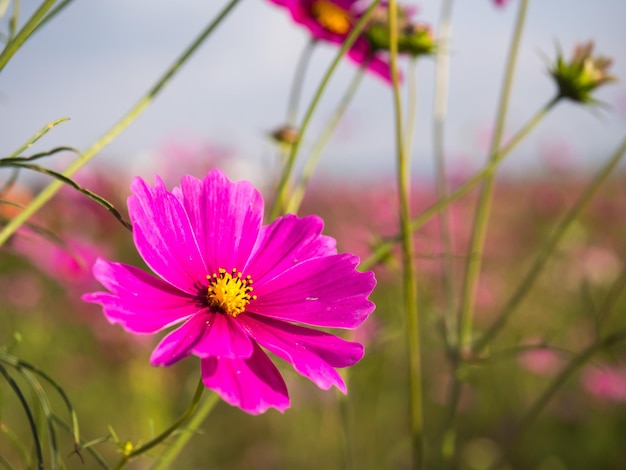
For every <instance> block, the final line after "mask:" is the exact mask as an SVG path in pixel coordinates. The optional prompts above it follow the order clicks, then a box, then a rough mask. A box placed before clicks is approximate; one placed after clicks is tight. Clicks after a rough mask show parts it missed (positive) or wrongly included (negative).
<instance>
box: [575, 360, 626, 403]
mask: <svg viewBox="0 0 626 470" xmlns="http://www.w3.org/2000/svg"><path fill="white" fill-rule="evenodd" d="M581 381H582V386H583V388H584V389H585V390H586V391H587V392H588V393H589V394H591V395H593V396H594V397H596V398H597V399H599V400H605V401H614V402H626V368H624V367H620V368H618V367H611V366H608V365H603V366H601V367H593V366H589V367H587V368H586V369H585V371H584V372H583V374H582V377H581Z"/></svg>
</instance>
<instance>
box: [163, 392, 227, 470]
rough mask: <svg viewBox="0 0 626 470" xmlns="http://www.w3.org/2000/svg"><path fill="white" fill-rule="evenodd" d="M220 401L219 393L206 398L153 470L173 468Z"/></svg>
mask: <svg viewBox="0 0 626 470" xmlns="http://www.w3.org/2000/svg"><path fill="white" fill-rule="evenodd" d="M219 399H220V397H219V395H218V394H217V393H213V394H211V395H209V396H208V397H207V398H205V400H204V401H203V402H202V403H201V404H200V406H198V410H197V411H196V412H195V414H194V415H193V417H192V418H191V419H190V420H189V423H188V424H187V425H186V426H185V427H184V429H183V430H181V431H182V432H180V433H179V434H178V435H177V436H176V438H175V439H174V440H173V442H172V443H171V444H170V445H169V446H168V448H167V449H166V450H165V452H163V454H162V455H161V456H160V457H159V460H158V461H157V462H156V464H155V465H154V466H153V467H152V468H153V470H165V469H167V468H171V465H170V464H171V463H172V462H173V461H174V459H175V458H176V457H177V456H178V454H180V452H181V451H182V450H183V448H184V447H185V445H186V444H187V442H189V439H191V438H192V436H194V435H195V433H196V432H197V430H198V429H199V428H200V426H201V425H202V423H203V422H204V420H205V419H206V417H207V416H208V415H209V414H210V413H211V411H212V410H213V408H214V407H215V405H216V404H217V403H218V402H219Z"/></svg>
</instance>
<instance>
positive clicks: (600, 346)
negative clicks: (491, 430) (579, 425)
mask: <svg viewBox="0 0 626 470" xmlns="http://www.w3.org/2000/svg"><path fill="white" fill-rule="evenodd" d="M624 340H626V330H621V331H618V332H615V333H613V334H611V335H608V336H606V337H605V338H603V339H602V340H599V341H596V342H594V343H593V344H592V345H591V346H589V347H588V348H586V349H585V350H583V351H582V352H581V353H580V354H579V355H578V356H576V357H574V358H573V359H572V360H571V361H570V362H569V364H568V365H567V367H565V368H564V369H563V370H562V371H561V373H560V374H559V375H557V376H556V377H555V378H554V380H553V381H552V383H551V384H550V385H549V386H548V388H546V390H545V391H544V392H543V393H542V394H541V395H540V396H539V397H538V398H537V400H535V402H534V403H533V405H532V406H531V407H530V409H529V410H528V411H527V412H526V414H525V415H524V417H523V418H522V419H521V421H520V424H519V425H518V426H517V429H516V430H515V432H514V434H513V437H512V438H511V440H510V441H509V443H508V445H507V447H506V448H505V449H504V451H503V452H502V454H501V455H500V458H499V459H498V460H497V461H496V462H495V463H494V464H493V465H492V466H491V467H490V468H491V469H492V470H495V469H497V468H499V467H501V466H502V465H504V463H505V462H506V458H507V456H508V455H509V453H510V452H511V450H512V449H513V447H514V445H515V444H516V442H517V440H518V439H519V438H520V437H521V436H522V435H523V434H524V433H525V432H526V431H527V430H528V428H529V427H530V426H531V425H532V424H533V422H534V421H535V419H537V417H538V416H539V414H540V413H541V411H543V409H544V408H545V407H546V405H547V404H548V403H549V402H550V400H552V398H553V397H554V395H556V393H557V392H558V391H559V389H560V388H561V387H562V386H563V385H564V384H565V382H567V380H568V379H569V378H570V377H571V376H572V374H573V373H574V372H576V371H577V370H578V369H579V368H580V367H581V366H583V365H584V364H585V363H586V362H587V361H588V360H589V359H591V358H592V357H593V356H594V355H595V354H596V353H598V352H600V351H602V350H604V349H608V348H610V347H612V346H615V345H617V344H619V343H621V342H623V341H624Z"/></svg>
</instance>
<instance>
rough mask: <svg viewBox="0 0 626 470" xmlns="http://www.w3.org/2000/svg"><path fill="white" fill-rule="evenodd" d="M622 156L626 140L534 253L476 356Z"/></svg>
mask: <svg viewBox="0 0 626 470" xmlns="http://www.w3.org/2000/svg"><path fill="white" fill-rule="evenodd" d="M624 153H626V139H624V141H623V142H622V144H621V145H620V146H619V147H618V148H617V150H616V151H615V153H614V154H613V155H612V156H611V158H610V159H609V160H608V162H607V163H606V164H605V165H604V167H603V168H602V169H601V170H600V171H599V172H598V174H597V175H596V177H595V178H594V179H593V181H592V182H591V183H590V184H589V186H587V188H586V189H585V191H584V192H583V193H582V194H581V195H580V197H579V198H578V200H577V201H576V203H575V204H574V205H573V206H572V208H571V209H570V210H569V212H568V213H567V214H566V215H565V217H564V218H563V220H562V221H561V223H560V224H559V225H558V226H557V227H556V229H555V230H554V232H553V233H552V235H551V236H550V238H548V240H547V241H546V243H545V244H544V245H543V247H542V249H541V251H540V252H539V253H538V254H537V257H536V258H535V262H534V263H533V265H532V267H531V268H530V270H529V271H528V274H526V276H525V277H524V279H523V280H522V282H521V283H520V285H519V287H518V288H517V289H516V290H515V292H514V293H513V295H511V297H510V298H509V300H508V301H507V302H506V304H505V305H504V307H503V308H502V312H501V314H500V315H499V316H498V318H497V320H496V321H495V323H494V324H493V325H492V326H491V328H489V330H488V331H487V332H486V333H485V334H484V335H483V336H482V337H481V338H480V340H479V341H477V343H476V346H475V351H476V352H477V353H480V352H481V351H483V350H484V349H485V348H486V347H487V346H488V345H489V343H490V342H491V341H492V340H493V338H494V336H495V335H496V334H497V333H498V332H499V331H500V330H501V329H502V328H503V327H504V325H505V324H506V323H507V321H508V319H509V318H510V317H511V315H512V314H513V312H514V311H515V309H516V308H517V307H518V306H519V304H520V303H521V301H522V300H523V299H524V298H525V297H526V294H527V293H528V292H529V291H530V289H531V288H532V287H533V286H534V284H535V281H536V280H537V277H538V276H539V274H540V273H541V271H542V270H543V268H544V266H545V264H546V262H547V261H548V260H549V259H550V257H551V255H552V253H554V250H555V249H556V247H557V246H558V244H559V242H560V241H561V239H562V238H563V235H565V233H566V232H567V230H568V229H569V228H570V227H571V225H572V223H573V222H574V221H576V219H578V216H579V215H580V213H581V212H582V211H583V209H584V208H585V207H587V205H588V204H589V202H590V201H591V199H592V198H593V197H594V196H595V195H596V193H597V192H598V190H599V189H600V187H601V186H602V184H603V183H604V182H605V181H606V179H607V178H608V177H609V175H610V174H611V172H612V171H613V170H614V169H615V167H616V166H617V164H618V163H619V161H620V160H621V159H622V157H623V156H624Z"/></svg>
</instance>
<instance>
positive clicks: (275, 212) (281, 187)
mask: <svg viewBox="0 0 626 470" xmlns="http://www.w3.org/2000/svg"><path fill="white" fill-rule="evenodd" d="M380 2H381V0H373V2H372V3H371V5H370V6H369V8H368V9H367V10H366V11H365V13H364V14H363V16H362V17H361V18H360V19H359V21H358V22H357V24H356V25H355V26H354V28H352V31H350V34H349V35H348V37H347V38H346V39H345V41H344V42H343V44H342V46H341V48H340V49H339V52H337V54H336V55H335V58H334V59H333V61H332V63H331V64H330V66H329V67H328V70H326V73H325V74H324V77H323V78H322V81H321V82H320V84H319V85H318V87H317V90H316V92H315V95H313V99H312V100H311V104H309V107H308V109H307V110H306V113H305V115H304V118H303V119H302V124H301V125H300V127H299V128H298V137H297V138H296V141H295V142H294V143H293V145H292V146H291V148H290V151H289V157H288V158H287V161H286V162H285V165H284V167H283V171H282V174H281V176H280V180H279V181H278V186H277V189H276V198H275V199H274V202H273V204H272V208H271V210H270V220H273V219H275V218H276V217H278V216H279V215H280V213H281V212H282V211H283V206H284V204H285V202H286V199H287V191H288V190H289V180H290V179H291V173H292V172H293V168H294V165H295V163H296V158H297V156H298V151H299V150H300V146H301V144H302V139H303V137H304V134H305V133H306V131H307V128H308V127H309V123H310V121H311V118H312V117H313V113H314V112H315V109H316V108H317V105H318V104H319V102H320V99H321V98H322V94H323V93H324V90H325V89H326V86H327V85H328V83H329V81H330V77H331V76H332V74H333V73H334V72H335V69H336V68H337V66H338V65H339V62H340V61H341V58H342V57H343V55H344V54H345V53H346V52H347V51H348V49H349V48H350V47H351V46H352V44H354V42H355V41H356V39H357V37H358V36H359V34H361V31H362V30H363V28H364V27H365V25H366V24H367V22H368V21H369V19H370V17H371V16H372V13H373V12H374V9H375V8H376V6H377V5H378V4H379V3H380Z"/></svg>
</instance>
